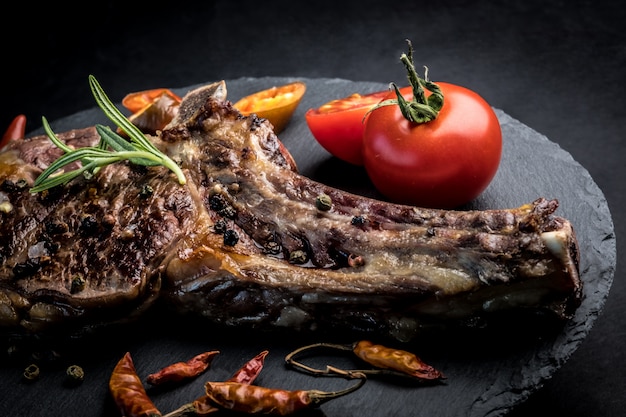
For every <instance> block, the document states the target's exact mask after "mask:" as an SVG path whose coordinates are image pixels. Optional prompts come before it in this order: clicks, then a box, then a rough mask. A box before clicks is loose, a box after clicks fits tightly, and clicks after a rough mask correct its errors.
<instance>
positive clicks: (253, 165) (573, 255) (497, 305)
mask: <svg viewBox="0 0 626 417" xmlns="http://www.w3.org/2000/svg"><path fill="white" fill-rule="evenodd" d="M58 136H59V137H60V138H61V139H62V140H64V141H65V142H66V143H67V144H69V145H71V146H74V147H79V146H85V145H94V144H96V143H97V142H98V140H99V137H98V135H97V133H96V130H95V129H94V128H86V129H81V130H74V131H70V132H65V133H62V134H59V135H58ZM150 139H151V140H152V141H153V142H154V143H155V145H156V146H157V147H158V148H160V149H161V150H163V151H164V152H165V153H166V154H168V155H169V156H170V157H172V159H174V160H175V161H176V162H177V163H178V164H179V165H180V166H181V167H182V168H183V170H184V172H185V175H186V177H187V184H186V185H179V183H178V182H177V181H176V179H175V178H174V176H173V174H172V173H171V172H170V171H168V170H167V169H166V168H163V167H144V166H137V165H132V164H127V163H118V164H114V165H109V166H107V167H105V168H103V169H102V170H101V171H100V172H98V173H97V174H96V175H95V176H93V177H92V178H80V179H76V180H74V181H72V182H71V183H69V184H67V185H66V186H58V187H55V188H53V189H51V190H48V191H46V192H43V193H40V194H36V195H33V194H31V193H30V192H29V187H30V185H32V183H33V181H34V180H35V178H36V177H37V176H38V175H39V173H41V171H42V170H43V169H44V168H45V167H47V166H48V165H49V164H50V163H51V162H52V161H53V160H54V159H56V158H57V157H58V156H59V155H60V152H61V151H60V150H59V149H57V148H56V147H55V146H54V145H53V144H52V143H51V142H50V141H49V140H48V138H47V137H45V136H37V137H31V138H28V139H25V140H22V141H13V142H12V143H10V144H9V145H8V146H7V147H5V148H4V149H3V150H2V152H1V153H0V184H1V190H0V208H1V209H2V210H1V212H0V234H1V236H2V240H1V241H0V260H1V265H0V324H1V326H2V327H3V328H5V329H22V330H27V331H29V332H39V331H44V330H46V329H51V328H56V327H60V326H78V327H81V326H93V325H99V324H102V323H111V322H116V321H121V320H127V319H128V318H129V317H135V316H137V315H139V314H140V313H142V312H144V311H146V309H148V308H149V307H151V306H153V305H154V304H155V301H156V300H159V302H162V303H163V304H164V305H166V306H167V307H168V308H171V309H174V310H175V311H178V312H179V313H181V314H184V313H193V314H195V315H198V316H202V317H205V318H206V319H208V320H210V321H212V322H214V323H219V324H224V325H233V326H240V325H246V326H251V327H258V328H275V327H286V328H291V329H305V330H308V329H326V328H331V327H337V326H339V327H341V328H344V329H345V328H349V329H352V330H357V331H376V332H379V333H380V334H384V335H389V336H392V337H394V338H397V339H401V340H408V339H411V338H412V337H414V336H415V335H416V334H419V333H420V331H422V330H423V329H429V328H431V327H439V326H441V325H448V324H454V325H457V324H461V325H470V324H472V325H475V324H476V323H477V322H481V321H482V319H488V318H489V317H492V316H498V315H501V314H505V313H507V312H519V311H527V312H532V313H533V314H535V313H537V312H541V313H542V314H543V313H544V312H549V314H551V315H553V316H554V317H557V318H558V319H560V320H562V319H567V318H569V317H571V316H572V314H573V312H574V311H575V309H576V308H577V307H578V305H579V304H580V301H581V291H582V288H581V282H580V279H579V275H578V248H577V242H576V238H575V234H574V231H573V230H572V226H571V224H570V223H569V222H568V221H567V220H566V219H564V218H561V217H558V216H556V215H555V214H554V212H555V210H556V209H557V207H558V203H557V201H554V200H546V199H543V198H538V199H537V200H536V201H534V202H531V203H529V204H526V205H524V206H521V207H518V208H512V209H508V210H487V211H445V210H435V209H423V208H416V207H409V206H404V205H396V204H390V203H387V202H382V201H377V200H373V199H370V198H365V197H361V196H357V195H354V194H350V193H347V192H345V191H340V190H337V189H333V188H331V187H328V186H325V185H324V184H321V183H318V182H315V181H312V180H311V179H309V178H306V177H304V176H302V175H299V174H298V172H297V168H296V165H295V163H294V161H293V159H292V158H291V156H290V155H289V153H288V152H287V150H286V149H285V148H284V147H283V146H282V144H281V142H280V141H279V139H278V138H277V137H276V135H275V134H274V133H273V131H272V126H271V125H270V124H269V123H268V122H267V121H265V120H263V119H259V118H257V117H255V116H254V115H253V116H250V117H243V116H242V115H241V114H240V113H239V112H238V111H237V110H236V109H234V108H233V107H232V105H231V104H230V103H229V102H228V101H226V100H225V85H224V84H223V83H216V84H214V85H211V86H209V87H205V88H200V89H198V90H194V91H192V92H190V93H189V94H188V95H187V96H186V97H185V98H184V100H183V102H182V103H181V107H180V110H179V114H178V116H177V117H176V118H175V120H173V121H172V122H171V123H170V124H169V125H168V126H167V127H166V128H165V129H164V130H163V131H162V132H160V134H158V135H157V136H153V137H150Z"/></svg>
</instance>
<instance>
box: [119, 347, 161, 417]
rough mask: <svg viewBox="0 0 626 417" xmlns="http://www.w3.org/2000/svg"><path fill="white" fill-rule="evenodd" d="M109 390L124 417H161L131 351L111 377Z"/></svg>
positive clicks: (120, 361)
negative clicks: (144, 384)
mask: <svg viewBox="0 0 626 417" xmlns="http://www.w3.org/2000/svg"><path fill="white" fill-rule="evenodd" d="M109 391H110V392H111V395H112V396H113V400H114V401H115V404H116V405H117V407H118V409H119V410H120V411H121V413H122V415H123V416H124V417H161V416H162V414H161V412H160V411H159V410H158V409H157V408H156V406H155V405H154V403H153V402H152V400H151V399H150V397H148V394H147V393H146V390H145V388H144V386H143V384H142V383H141V379H140V378H139V376H137V371H136V370H135V364H134V363H133V360H132V358H131V356H130V353H129V352H126V354H125V355H124V357H123V358H122V359H120V360H119V362H118V363H117V365H116V366H115V368H114V369H113V372H112V373H111V378H110V379H109Z"/></svg>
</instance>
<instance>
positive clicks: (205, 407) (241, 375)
mask: <svg viewBox="0 0 626 417" xmlns="http://www.w3.org/2000/svg"><path fill="white" fill-rule="evenodd" d="M268 353H269V352H268V351H267V350H264V351H262V352H260V353H259V354H258V355H256V356H255V357H254V358H252V359H250V360H249V361H248V362H246V363H245V364H244V365H243V366H242V367H241V368H239V370H238V371H237V372H235V373H234V374H233V376H232V377H230V379H228V382H237V383H239V384H252V383H253V382H254V380H255V379H256V377H257V376H259V373H261V370H262V369H263V365H264V364H265V357H266V356H267V354H268ZM192 409H193V411H194V412H195V414H196V415H199V416H205V415H208V414H211V413H214V412H216V411H219V408H217V407H216V406H215V403H213V402H212V401H211V399H210V398H209V397H208V396H207V395H203V396H202V397H200V398H198V399H196V400H195V401H194V402H193V403H192Z"/></svg>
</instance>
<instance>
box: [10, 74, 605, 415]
mask: <svg viewBox="0 0 626 417" xmlns="http://www.w3.org/2000/svg"><path fill="white" fill-rule="evenodd" d="M295 80H301V81H304V82H305V83H306V84H307V92H306V94H305V96H304V98H303V100H302V102H301V104H300V106H299V107H298V109H297V110H296V113H295V114H294V117H293V119H292V121H291V122H290V124H289V125H288V126H287V128H286V129H285V131H284V132H283V133H281V134H280V138H281V140H282V141H283V143H284V144H285V146H286V147H287V149H288V150H289V151H290V152H291V153H292V155H293V156H294V158H295V160H296V163H297V165H298V167H299V170H300V172H301V173H302V174H303V175H306V176H309V177H311V178H313V179H315V180H318V181H320V182H324V183H327V184H329V185H332V186H335V187H337V188H341V189H344V190H347V191H350V192H355V193H359V194H363V195H367V196H371V197H379V196H378V195H377V194H376V192H375V191H374V190H373V187H372V186H371V183H370V182H369V180H368V179H367V175H366V174H365V172H364V170H363V169H362V168H359V167H354V166H350V165H348V164H346V163H343V162H341V161H339V160H337V159H335V158H333V157H331V156H330V155H329V154H328V153H327V152H326V151H325V150H324V149H323V148H321V147H320V146H319V145H318V144H317V142H315V140H314V139H313V137H312V135H311V134H310V132H309V130H308V128H307V126H306V122H305V119H304V113H305V111H306V110H307V109H309V108H312V107H318V106H319V105H321V104H323V103H325V102H327V101H329V100H331V99H335V98H340V97H344V96H347V95H349V94H352V93H354V92H360V93H368V92H373V91H378V90H383V89H386V88H387V85H385V84H381V83H371V82H353V81H349V80H343V79H306V78H296V77H293V78H272V77H267V78H240V79H235V80H227V82H226V85H227V89H228V98H229V99H230V100H231V101H232V102H235V101H237V100H238V99H239V98H241V97H243V96H245V95H248V94H250V93H253V92H256V91H259V90H262V89H265V88H270V87H272V86H275V85H281V84H285V83H288V82H291V81H295ZM208 82H210V81H207V83H208ZM104 87H105V90H106V86H104ZM154 87H162V86H154ZM194 87H196V86H190V87H188V88H180V89H175V91H176V92H178V93H179V94H184V93H185V92H186V91H188V90H189V89H191V88H194ZM120 99H121V98H120ZM495 110H496V112H497V115H498V118H499V120H500V123H501V126H502V130H503V141H504V144H503V145H504V146H503V159H502V163H501V166H500V169H499V171H498V173H497V175H496V177H495V178H494V180H493V182H492V183H491V184H490V186H489V187H488V189H487V190H486V191H485V192H484V193H483V194H482V195H481V196H480V197H479V198H477V199H476V200H475V201H473V202H472V203H471V204H469V205H468V206H467V207H464V208H468V209H489V208H510V207H517V206H520V205H522V204H525V203H529V202H531V201H533V200H535V199H536V198H538V197H546V198H555V199H558V200H559V202H560V207H559V209H558V211H557V213H558V214H559V215H561V216H563V217H565V218H567V219H569V220H570V221H571V222H572V224H573V225H574V228H575V230H576V233H577V236H578V240H579V244H580V251H581V264H580V267H581V276H582V280H583V282H584V296H583V301H582V305H581V306H580V308H579V309H578V310H577V312H576V315H575V317H574V318H573V319H572V320H571V321H570V322H568V323H567V324H566V325H565V327H564V328H563V329H562V330H561V331H558V332H555V333H551V334H543V333H542V334H539V335H537V336H536V337H528V338H526V339H524V340H523V341H521V342H520V341H519V340H518V341H515V342H513V343H509V342H507V341H506V340H493V339H485V340H480V339H478V340H477V339H467V340H463V341H461V343H454V342H452V341H451V340H424V341H419V343H418V344H417V345H416V346H420V347H421V346H423V347H424V349H423V350H420V351H419V352H416V353H418V354H419V355H420V356H421V357H422V359H424V360H425V361H426V362H428V363H430V364H431V365H433V366H435V367H436V368H438V369H439V370H441V371H442V372H444V374H445V375H446V377H447V379H446V382H445V384H439V385H427V386H421V385H417V386H416V385H415V384H406V383H402V382H398V381H394V380H387V379H385V380H377V379H372V380H371V381H368V382H367V383H366V384H365V386H364V387H363V388H361V389H360V390H359V391H358V392H357V393H355V394H352V395H349V396H347V397H343V398H340V399H337V400H334V401H332V402H330V403H327V404H324V405H322V407H321V408H320V409H318V410H316V411H313V412H312V413H307V415H319V416H329V417H334V416H342V417H352V416H354V417H356V416H361V415H363V414H366V415H369V416H400V415H416V414H418V415H423V416H434V415H446V416H477V417H478V416H489V417H495V416H502V415H504V414H506V413H507V412H508V411H509V410H511V409H512V408H513V407H515V406H516V405H517V404H519V403H521V402H523V401H524V400H525V399H526V398H527V397H528V396H529V395H530V394H531V393H532V392H534V391H535V390H537V389H538V388H539V387H541V385H542V384H543V383H544V382H545V381H546V380H547V379H549V378H550V377H551V376H552V375H553V374H554V372H556V371H557V370H558V368H559V367H560V366H561V365H562V364H563V363H564V362H565V361H567V360H568V359H569V357H570V356H571V355H572V353H573V352H574V351H575V350H576V348H577V347H578V346H579V345H580V343H581V342H582V341H583V339H584V338H585V337H586V336H587V334H588V332H589V331H590V329H591V327H592V325H593V323H594V321H595V319H596V318H597V316H598V314H599V313H600V312H601V310H602V307H603V305H604V303H605V300H606V298H607V296H608V293H609V290H610V287H611V284H612V281H613V275H614V271H615V265H616V242H615V234H614V229H613V222H612V218H611V214H610V211H609V209H608V205H607V202H606V200H605V198H604V195H603V193H602V191H601V190H600V189H599V188H598V186H597V185H596V184H595V182H594V181H593V179H592V178H591V176H590V175H589V173H588V172H587V170H585V168H583V167H582V166H581V165H580V164H578V163H577V162H576V161H575V160H574V159H573V158H572V157H571V156H570V155H569V154H568V153H567V152H566V151H564V150H563V149H561V148H560V147H559V146H558V145H557V144H555V143H553V142H551V141H550V140H549V139H548V138H546V137H545V136H543V135H541V134H540V133H538V132H536V131H534V130H533V129H532V128H530V127H528V126H525V125H524V124H522V123H520V122H519V121H517V120H515V119H513V118H512V117H510V116H509V115H507V114H506V113H505V112H504V111H502V110H500V109H495ZM565 122H566V121H564V123H565ZM94 123H104V124H110V123H108V120H106V119H105V118H104V116H103V115H102V114H101V112H100V110H99V109H96V108H94V109H89V110H86V111H83V112H80V113H77V114H75V115H73V116H70V117H68V118H64V119H61V120H58V121H55V122H54V123H52V124H51V125H52V127H53V129H54V130H55V131H56V132H61V131H64V130H69V129H72V128H79V127H85V126H89V125H93V124H94ZM34 133H40V131H38V132H34ZM315 337H317V338H318V339H319V336H315ZM312 341H320V340H309V339H308V336H307V335H305V334H300V335H276V334H272V333H268V334H265V333H254V332H243V333H242V332H237V331H236V330H234V331H223V330H218V329H214V328H212V327H211V326H204V325H202V326H198V324H197V323H189V325H188V326H187V325H185V320H183V323H180V320H179V321H178V324H177V319H176V318H173V317H167V316H162V315H155V316H149V317H146V319H145V320H143V321H141V322H140V323H136V324H131V325H129V326H126V327H123V328H116V329H108V330H103V331H102V332H101V333H96V334H93V335H85V336H83V337H82V338H81V339H79V340H74V341H63V342H60V345H58V346H52V347H51V348H52V349H54V353H51V352H50V351H48V350H46V349H42V350H41V351H40V352H38V353H37V354H38V355H40V356H42V355H43V356H45V358H44V359H43V360H41V361H42V362H43V363H44V366H43V368H42V376H41V378H40V380H38V381H37V382H35V383H32V384H26V383H24V382H23V381H22V379H21V372H22V371H23V369H24V367H25V366H26V365H27V364H28V363H30V362H32V361H33V359H32V357H30V356H29V357H28V358H26V357H20V359H10V360H8V361H6V360H5V361H3V366H2V368H1V369H0V387H1V389H2V392H3V393H5V394H3V397H4V398H3V400H2V401H1V402H0V414H1V415H15V416H26V415H28V416H50V415H61V414H64V413H65V414H68V415H76V416H105V415H106V416H111V415H118V413H117V410H116V408H115V405H114V404H113V402H112V400H111V398H110V396H109V393H108V385H107V384H108V378H109V376H110V373H111V371H112V369H113V367H114V366H115V363H117V361H118V360H119V359H120V358H121V357H122V356H123V354H124V353H125V352H127V351H128V352H130V353H131V355H132V357H133V360H134V362H135V365H136V368H137V373H138V374H139V375H140V377H142V378H145V377H146V376H147V375H148V374H149V373H151V372H154V371H156V370H157V369H159V368H160V367H162V366H164V365H167V364H169V363H173V362H178V361H181V360H186V359H188V358H190V357H191V356H193V355H195V354H197V353H200V352H202V351H205V350H220V354H219V355H218V357H217V358H216V359H215V360H214V361H213V364H212V366H211V369H210V370H209V372H208V373H207V374H205V376H204V377H200V378H198V379H197V380H194V381H192V382H190V383H188V384H186V385H184V386H183V387H178V388H176V389H172V390H153V389H149V390H148V392H149V393H150V395H151V398H152V399H153V401H154V402H155V404H156V405H157V406H158V407H159V409H160V410H161V411H162V412H163V413H166V412H169V411H172V410H174V409H176V408H178V407H179V406H181V405H182V404H184V403H186V402H189V401H191V400H193V399H194V398H196V397H198V396H200V395H202V394H203V392H204V389H203V384H204V381H206V380H208V379H213V380H223V379H227V378H229V377H230V376H231V374H232V373H233V372H234V371H235V370H237V369H238V368H239V367H240V366H241V365H243V363H244V362H245V361H247V360H248V359H250V358H252V357H253V356H254V355H256V354H257V353H258V352H260V351H261V350H264V349H268V350H269V351H270V354H269V355H268V357H267V359H266V362H265V367H264V370H263V372H262V373H261V376H260V377H259V379H258V380H257V381H256V382H257V383H258V384H259V385H264V386H269V387H276V388H285V389H320V390H337V389H342V388H344V387H345V386H346V382H345V381H342V380H341V379H335V378H313V377H310V376H306V375H303V374H300V373H297V372H294V371H293V370H288V369H287V368H285V366H284V363H283V358H284V356H285V355H286V354H287V353H288V352H290V351H291V350H293V349H295V348H297V347H299V346H301V345H303V344H306V343H308V342H312ZM456 342H459V341H456ZM59 352H60V353H59ZM29 355H30V354H29ZM37 360H40V359H37ZM72 363H79V364H80V365H81V366H82V367H83V368H84V369H85V373H86V379H85V381H84V382H83V383H82V384H80V385H76V386H74V385H69V384H68V383H67V380H66V378H65V376H64V369H65V367H67V366H68V365H69V364H72ZM322 365H323V363H322ZM6 393H11V395H9V396H7V395H6Z"/></svg>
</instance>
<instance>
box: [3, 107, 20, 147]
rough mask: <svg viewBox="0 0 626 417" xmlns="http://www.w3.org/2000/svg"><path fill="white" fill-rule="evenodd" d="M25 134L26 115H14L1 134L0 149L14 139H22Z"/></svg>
mask: <svg viewBox="0 0 626 417" xmlns="http://www.w3.org/2000/svg"><path fill="white" fill-rule="evenodd" d="M25 134H26V116H24V115H23V114H18V115H17V116H15V118H14V119H13V121H12V122H11V124H10V125H9V127H8V128H7V130H6V131H5V132H4V134H3V135H2V140H0V149H2V148H3V147H4V145H6V144H7V143H9V142H10V141H12V140H14V139H22V138H24V135H25Z"/></svg>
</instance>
